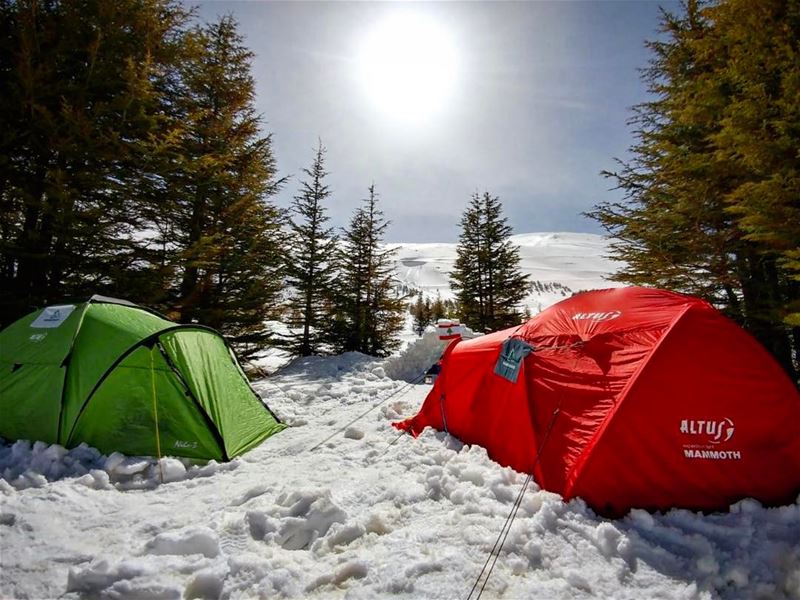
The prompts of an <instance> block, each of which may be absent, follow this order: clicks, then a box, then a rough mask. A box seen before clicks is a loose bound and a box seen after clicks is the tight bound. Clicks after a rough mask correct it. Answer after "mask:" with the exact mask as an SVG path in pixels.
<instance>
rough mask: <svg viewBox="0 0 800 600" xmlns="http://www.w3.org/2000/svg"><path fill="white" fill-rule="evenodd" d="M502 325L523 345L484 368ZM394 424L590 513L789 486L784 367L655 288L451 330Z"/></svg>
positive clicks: (719, 319) (795, 486) (594, 295)
mask: <svg viewBox="0 0 800 600" xmlns="http://www.w3.org/2000/svg"><path fill="white" fill-rule="evenodd" d="M509 339H512V340H521V341H522V342H526V343H527V344H528V345H530V347H532V351H531V352H530V354H528V355H527V357H526V358H524V359H523V360H521V362H520V363H519V364H520V367H519V368H520V371H519V374H518V377H517V378H516V382H512V379H513V376H512V377H510V378H506V377H504V376H502V375H498V374H496V373H495V369H499V368H500V366H499V365H498V358H499V357H500V353H501V350H503V348H504V347H506V348H508V347H509V345H514V344H516V346H525V344H523V343H521V342H514V343H513V344H512V343H510V342H507V340H509ZM526 350H527V349H526ZM512 354H513V352H512ZM517 356H519V352H517ZM513 360H514V356H511V362H512V363H513ZM501 362H502V361H501ZM396 426H397V427H399V428H401V429H405V430H407V431H410V432H411V433H413V434H414V435H418V434H419V433H420V432H421V431H422V430H423V429H424V428H425V427H426V426H431V427H434V428H436V429H439V430H447V431H449V432H450V433H451V434H452V435H454V436H456V437H457V438H459V439H460V440H462V441H463V442H465V443H468V444H479V445H481V446H483V447H485V448H486V449H487V451H488V453H489V455H490V456H491V457H492V458H493V459H494V460H496V461H497V462H499V463H500V464H502V465H507V466H511V467H513V468H514V469H516V470H518V471H522V472H527V473H533V475H534V478H535V479H536V481H537V482H538V483H539V485H540V486H541V487H542V488H544V489H547V490H551V491H554V492H558V493H559V494H562V495H563V496H564V498H565V499H569V498H573V497H575V496H580V497H582V498H584V499H585V500H586V501H587V502H588V503H589V505H591V506H592V507H593V508H595V510H597V511H599V512H601V513H604V514H621V513H624V512H626V511H627V510H628V509H630V508H632V507H641V508H650V509H668V508H671V507H685V508H693V509H704V510H711V509H726V508H727V507H728V506H729V505H730V504H731V503H732V502H735V501H736V500H738V499H741V498H744V497H753V498H756V499H758V500H760V501H762V502H764V503H768V504H779V503H787V502H793V501H794V500H795V498H796V495H797V493H798V491H800V395H798V392H797V389H796V388H795V386H794V384H793V383H792V381H791V380H790V379H789V378H788V377H787V376H786V374H785V372H784V371H783V370H782V369H781V368H780V366H779V365H778V364H777V363H776V362H775V361H774V360H773V359H772V357H771V356H770V355H769V354H768V353H767V352H766V350H764V348H763V347H761V346H760V345H759V344H758V342H756V341H755V340H754V339H753V338H752V337H750V335H749V334H747V333H746V332H745V331H744V330H742V329H741V328H740V327H739V326H738V325H736V324H735V323H734V322H733V321H731V320H729V319H727V318H726V317H723V316H722V315H721V314H720V313H719V312H717V311H716V310H715V309H714V308H713V307H711V306H710V305H709V304H707V303H706V302H704V301H702V300H698V299H697V298H692V297H689V296H684V295H681V294H676V293H672V292H667V291H663V290H657V289H648V288H636V287H632V288H617V289H610V290H599V291H593V292H586V293H582V294H579V295H577V296H573V297H572V298H569V299H567V300H564V301H562V302H559V303H558V304H556V305H554V306H551V307H550V308H548V309H547V310H545V311H543V312H542V313H541V314H539V315H537V316H536V317H534V318H533V319H531V320H530V321H528V322H527V323H524V324H523V325H521V326H519V327H514V328H511V329H506V330H504V331H498V332H496V333H492V334H490V335H486V336H484V337H479V338H476V339H473V340H468V341H461V342H454V343H453V344H451V345H450V346H449V347H448V348H447V351H446V352H445V355H444V357H443V360H442V371H441V375H440V377H439V378H438V379H437V381H436V384H435V385H434V387H433V389H432V390H431V392H430V394H428V397H427V398H426V399H425V402H424V404H423V406H422V409H421V410H420V412H419V414H417V415H416V416H415V417H413V418H411V419H408V420H407V421H404V422H403V423H398V424H396Z"/></svg>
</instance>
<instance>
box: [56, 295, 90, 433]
mask: <svg viewBox="0 0 800 600" xmlns="http://www.w3.org/2000/svg"><path fill="white" fill-rule="evenodd" d="M90 304H91V303H89V302H87V303H86V304H85V305H84V307H83V312H82V313H81V318H80V319H79V320H78V326H77V327H76V328H75V333H74V334H73V336H72V341H71V342H70V344H69V350H67V354H66V356H64V358H63V359H62V361H61V366H62V367H64V380H63V382H62V383H61V398H60V399H59V407H58V425H57V426H56V427H57V429H56V443H57V444H61V443H62V440H61V424H62V423H63V422H64V398H65V395H66V393H67V380H68V378H69V368H70V367H71V366H72V353H73V352H74V351H75V343H76V342H77V341H78V336H79V335H80V333H81V328H82V327H83V319H84V317H86V313H87V312H89V306H90ZM62 445H66V444H62Z"/></svg>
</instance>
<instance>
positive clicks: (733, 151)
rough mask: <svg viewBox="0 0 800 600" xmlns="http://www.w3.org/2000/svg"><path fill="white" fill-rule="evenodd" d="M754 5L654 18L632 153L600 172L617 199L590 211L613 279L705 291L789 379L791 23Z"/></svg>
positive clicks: (694, 6)
mask: <svg viewBox="0 0 800 600" xmlns="http://www.w3.org/2000/svg"><path fill="white" fill-rule="evenodd" d="M757 4H758V6H759V9H758V11H755V12H753V11H750V10H749V9H747V8H746V7H745V6H744V4H743V3H741V2H737V1H733V0H730V1H726V2H721V3H719V5H717V6H713V7H710V8H703V7H702V6H700V5H698V3H697V2H694V1H689V2H688V3H687V4H686V6H685V14H684V15H682V16H676V15H672V14H669V13H666V12H665V13H663V19H662V25H663V31H664V32H665V33H666V34H667V35H666V38H665V39H663V40H661V41H657V42H651V43H649V44H648V46H649V48H650V50H651V52H652V55H653V57H652V59H651V62H650V65H649V67H648V69H646V70H645V71H644V78H645V81H646V82H647V84H648V87H649V90H650V92H651V93H652V95H653V99H652V100H650V101H648V102H645V103H643V104H641V105H639V106H637V107H636V108H635V112H634V117H633V119H632V124H633V125H634V127H635V131H634V135H635V137H636V143H635V144H634V146H633V147H632V148H631V150H632V155H633V158H632V159H631V160H630V161H628V162H624V163H620V166H621V169H620V171H619V172H615V173H607V175H608V176H610V177H612V178H614V179H616V181H617V183H618V186H619V187H620V188H621V189H622V190H623V191H624V192H625V193H626V197H625V202H621V203H603V204H600V205H599V206H598V207H597V208H596V209H595V211H593V212H592V213H590V216H592V217H593V218H595V219H597V220H598V221H599V222H600V223H601V224H602V225H603V226H604V227H605V228H606V229H607V230H608V231H609V232H610V233H611V234H612V235H613V236H615V238H616V241H615V243H614V244H613V246H612V249H613V253H614V256H615V258H617V259H619V260H622V261H624V262H625V263H626V264H627V266H626V267H625V268H624V269H622V270H621V271H620V272H618V273H617V274H616V275H615V277H614V278H615V279H617V280H619V281H626V282H630V283H635V284H644V285H657V286H660V287H667V288H671V289H677V290H681V291H684V292H688V293H691V294H695V295H698V296H701V297H704V298H706V299H708V300H709V301H711V302H712V303H714V304H715V305H717V306H719V307H720V308H722V309H723V310H724V311H725V312H726V313H727V314H729V315H730V316H731V317H733V318H734V319H736V320H737V321H738V322H739V323H741V324H742V325H743V326H745V327H746V328H748V329H749V330H750V331H751V332H752V333H753V334H754V335H755V336H756V337H757V338H758V339H759V340H760V341H761V342H762V343H763V344H764V345H765V346H766V347H767V348H768V349H769V350H770V351H771V352H772V353H773V354H774V355H775V357H776V358H777V359H778V360H779V361H780V362H781V363H782V364H783V365H784V367H785V368H786V369H787V371H788V372H789V373H790V374H793V373H794V366H793V364H792V349H791V342H792V338H791V333H790V331H789V329H788V327H787V325H786V324H785V323H782V321H781V319H782V317H784V318H787V319H789V321H790V322H791V319H792V317H791V308H790V307H791V304H792V302H796V299H797V290H796V289H795V288H794V282H792V281H791V280H790V271H789V270H790V269H791V264H792V263H791V256H792V251H793V249H794V248H797V247H798V246H800V238H798V237H797V234H798V230H797V228H796V227H794V223H796V222H797V220H796V219H792V216H793V215H795V213H794V212H793V210H792V208H791V207H792V206H794V207H795V209H794V210H796V207H797V204H796V198H797V196H796V194H794V193H793V192H792V188H791V186H792V184H791V181H792V177H791V175H790V173H791V172H792V169H794V168H796V167H793V166H792V163H793V162H794V165H796V164H797V161H796V157H795V160H794V161H792V159H790V158H788V157H789V155H790V154H789V153H787V152H786V150H785V149H786V148H787V147H788V146H787V144H789V145H791V144H792V142H791V141H790V140H791V138H792V131H794V135H795V143H796V141H797V140H796V135H797V133H796V128H794V129H793V128H792V127H782V125H783V123H785V122H786V121H785V119H786V117H790V116H791V115H796V114H797V113H796V112H793V111H797V104H798V103H797V96H796V94H795V95H794V96H792V95H791V91H790V88H791V85H792V83H791V82H793V81H796V80H797V73H798V65H797V62H796V61H794V62H793V61H792V60H791V59H790V58H789V57H790V56H791V54H792V51H790V50H789V48H791V44H792V40H794V42H795V44H796V39H797V37H796V33H797V30H796V29H794V30H792V27H793V25H792V24H791V23H792V22H793V21H792V20H791V19H787V20H785V19H784V17H788V15H784V14H783V12H784V9H783V8H782V7H784V3H781V2H772V1H769V0H767V1H764V2H759V3H757ZM748 6H749V4H748ZM789 12H791V11H789ZM756 14H758V15H759V16H756ZM796 24H797V21H796V19H795V21H794V26H795V27H796ZM773 38H775V39H774V40H773ZM776 47H781V48H783V50H782V51H777V52H776V50H775V48H776ZM776 54H777V55H779V56H781V57H782V58H776ZM766 66H768V68H765V67H766ZM784 69H785V71H784ZM787 84H788V87H787ZM767 90H772V93H773V95H772V96H771V95H770V94H769V93H765V92H766V91H767ZM784 90H786V91H788V92H789V94H788V95H786V96H783V95H782V94H783V91H784ZM792 106H794V107H795V108H794V109H792V108H791V107H792ZM770 118H772V119H773V121H772V124H773V127H769V126H768V124H769V123H770V121H769V119H770ZM794 122H796V121H794ZM762 128H763V129H762ZM777 131H783V132H785V133H786V135H784V136H782V137H781V136H779V135H776V133H775V132H777ZM792 199H795V200H792ZM792 202H795V204H792ZM773 203H774V205H773ZM777 207H781V208H777ZM776 208H777V210H776ZM772 215H778V216H777V218H774V217H773V216H772ZM792 240H794V241H792ZM787 313H789V314H787ZM798 341H800V340H797V339H796V340H795V350H794V353H795V356H796V355H797V349H798V347H797V342H798Z"/></svg>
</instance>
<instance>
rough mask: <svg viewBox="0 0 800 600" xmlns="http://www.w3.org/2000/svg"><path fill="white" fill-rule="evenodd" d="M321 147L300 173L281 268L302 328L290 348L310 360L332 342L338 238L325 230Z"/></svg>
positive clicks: (295, 323)
mask: <svg viewBox="0 0 800 600" xmlns="http://www.w3.org/2000/svg"><path fill="white" fill-rule="evenodd" d="M325 152H326V150H325V147H324V146H323V145H322V141H320V142H319V145H318V146H317V150H316V153H315V156H314V162H313V163H312V165H311V168H310V169H304V170H303V172H304V173H305V174H306V176H307V177H308V179H307V180H306V181H303V182H302V183H301V186H300V192H299V193H298V195H297V196H295V197H294V201H293V202H292V207H291V221H290V224H289V229H290V235H289V246H288V248H287V253H286V266H287V271H288V274H289V280H288V281H289V284H290V285H291V286H293V287H294V294H293V296H292V298H291V300H290V308H291V309H292V310H293V311H294V312H295V314H297V315H298V316H299V319H297V320H293V321H292V322H291V325H292V326H293V327H295V328H298V329H301V332H300V333H299V334H298V335H297V336H295V338H294V340H293V341H292V343H291V349H292V351H293V352H294V353H296V354H299V355H300V356H309V355H311V354H314V353H316V352H318V351H319V348H320V346H321V345H322V344H324V343H325V342H329V341H330V338H331V335H332V334H331V331H330V330H331V327H332V324H333V321H332V320H331V318H330V315H329V313H330V310H331V309H330V302H331V298H332V295H333V282H334V277H335V273H336V269H337V263H336V256H337V238H336V236H335V235H334V231H333V228H332V227H329V226H328V225H327V223H328V221H329V220H330V217H328V215H327V214H326V209H325V202H326V200H327V199H328V198H329V197H330V195H331V191H330V188H329V187H328V185H327V184H326V183H325V177H326V176H327V175H328V172H327V171H326V170H325Z"/></svg>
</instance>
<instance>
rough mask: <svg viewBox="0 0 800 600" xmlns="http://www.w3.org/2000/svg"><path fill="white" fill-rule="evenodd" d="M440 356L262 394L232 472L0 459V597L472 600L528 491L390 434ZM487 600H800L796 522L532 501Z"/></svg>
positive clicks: (365, 365)
mask: <svg viewBox="0 0 800 600" xmlns="http://www.w3.org/2000/svg"><path fill="white" fill-rule="evenodd" d="M440 350H441V343H439V342H438V340H435V339H430V338H426V339H425V340H423V341H422V342H421V343H419V344H415V345H413V346H411V347H409V348H408V350H407V353H406V355H405V356H403V357H395V358H392V359H389V360H387V361H378V360H375V359H371V358H367V357H364V356H361V355H358V354H346V355H344V356H341V357H335V358H311V359H303V360H299V361H295V362H293V363H292V364H291V365H290V366H289V367H287V368H286V369H284V370H282V371H280V372H278V373H277V374H276V375H274V376H272V377H270V378H269V379H263V380H260V381H258V382H257V383H256V384H255V386H256V389H257V390H258V391H259V393H261V395H262V396H263V397H264V398H265V399H266V400H267V401H268V403H269V404H270V406H271V407H272V408H273V409H274V410H275V411H276V412H277V413H278V415H279V416H280V417H281V418H282V419H283V420H284V421H285V422H287V423H288V424H290V425H291V427H290V428H289V429H287V430H285V431H283V432H281V433H279V434H278V435H276V436H274V437H272V438H270V439H268V440H266V441H265V442H264V443H263V444H262V445H261V446H259V447H258V448H256V449H254V450H253V451H251V452H249V453H247V454H246V455H244V456H242V457H240V458H238V459H236V460H234V461H232V462H230V463H227V464H214V463H212V464H209V465H200V466H188V468H187V465H185V464H184V463H182V462H181V461H178V460H176V459H163V460H162V464H161V466H160V468H159V466H158V465H156V464H155V463H154V462H153V461H152V460H147V459H137V458H126V457H123V456H121V455H112V456H110V457H103V456H101V455H99V454H98V453H97V452H96V451H94V450H92V449H90V448H85V447H83V448H77V449H73V450H71V451H65V450H64V449H63V448H60V447H58V446H46V445H44V444H36V445H33V446H31V444H29V443H27V442H16V443H14V444H5V445H0V597H2V598H62V599H77V598H104V599H105V598H108V599H126V598H127V599H155V598H159V599H161V598H175V599H177V598H284V597H288V598H343V597H346V598H352V599H357V598H379V597H396V598H467V595H468V594H469V592H470V589H471V587H472V585H473V583H474V582H475V579H476V577H477V576H478V573H479V572H480V570H481V567H482V566H483V564H484V563H485V561H486V559H487V558H488V556H489V552H490V550H491V548H492V545H493V544H494V543H495V540H496V538H497V535H498V533H499V532H500V531H501V528H502V526H503V523H504V521H505V520H506V517H507V516H508V514H509V511H510V510H511V508H512V506H513V503H514V500H515V498H516V496H517V493H518V492H519V490H520V488H521V486H522V484H523V482H524V480H525V476H524V475H523V474H520V473H516V472H514V471H512V470H511V469H507V468H502V467H500V466H499V465H497V464H496V463H494V462H492V461H491V460H489V458H488V457H487V455H486V452H485V451H484V450H483V449H482V448H480V447H476V446H464V445H462V444H461V443H459V442H458V441H457V440H455V439H452V438H449V437H448V436H447V435H445V434H444V433H440V432H435V431H431V430H426V431H425V432H424V433H423V435H422V436H420V438H418V439H416V440H415V439H412V438H410V437H409V436H407V435H403V436H401V437H398V436H399V433H398V432H397V430H395V429H393V428H392V427H391V423H392V421H396V420H399V419H401V418H403V417H407V416H410V415H412V414H414V413H415V412H416V410H417V409H418V407H419V406H420V404H421V403H422V401H423V399H424V397H425V395H426V394H427V392H428V390H429V388H428V387H427V386H421V385H411V384H408V383H406V381H407V380H409V379H411V378H413V377H414V374H415V373H417V372H418V371H419V370H420V365H426V364H430V361H431V360H433V358H435V357H436V356H437V355H438V352H440ZM389 375H391V377H390V376H389ZM375 405H378V406H377V408H375V409H374V410H371V411H369V409H370V408H371V407H372V406H375ZM359 417H360V418H359ZM327 438H330V439H327ZM326 440H327V441H326ZM162 471H163V478H164V481H165V482H164V483H162V482H161V477H162ZM484 597H485V598H486V597H488V598H617V599H623V598H631V599H641V598H709V599H710V598H717V597H722V598H765V599H766V598H770V599H773V598H776V599H779V598H800V504H794V505H791V506H784V507H781V508H774V509H765V508H762V507H761V506H759V505H758V504H757V503H755V502H752V501H744V502H740V503H738V504H736V505H734V506H733V507H731V510H730V512H728V513H724V514H713V515H702V514H696V513H692V512H688V511H684V510H673V511H670V512H669V513H667V514H649V513H646V512H643V511H633V512H631V513H630V514H629V515H628V516H626V517H625V518H623V519H619V520H608V519H604V518H600V517H597V516H596V515H594V514H593V513H592V511H591V510H589V509H588V508H587V507H586V506H585V505H584V503H583V502H582V501H580V500H574V501H571V502H569V503H565V502H563V501H562V500H561V498H560V497H559V496H557V495H555V494H552V493H548V492H543V491H539V490H538V489H537V488H536V486H535V485H533V486H532V487H530V488H529V489H528V491H527V493H526V494H525V496H524V498H523V500H522V504H521V508H520V510H519V513H518V515H517V518H516V520H515V522H514V523H513V526H512V528H511V531H510V534H509V536H508V539H507V540H506V542H505V545H504V547H503V550H502V552H501V554H500V557H499V560H498V562H497V565H496V567H495V569H494V572H493V574H492V576H491V578H490V580H489V581H488V584H487V585H486V588H485V591H484Z"/></svg>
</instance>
